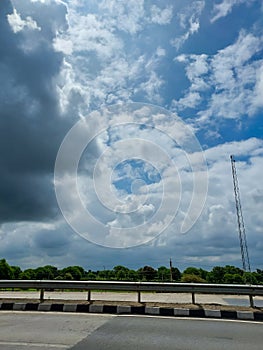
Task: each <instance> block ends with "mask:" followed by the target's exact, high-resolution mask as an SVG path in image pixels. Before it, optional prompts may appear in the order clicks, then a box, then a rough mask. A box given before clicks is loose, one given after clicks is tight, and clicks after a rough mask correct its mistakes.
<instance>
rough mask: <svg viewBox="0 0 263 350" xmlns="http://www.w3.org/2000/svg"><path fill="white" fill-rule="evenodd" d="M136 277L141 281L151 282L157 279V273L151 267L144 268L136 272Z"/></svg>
mask: <svg viewBox="0 0 263 350" xmlns="http://www.w3.org/2000/svg"><path fill="white" fill-rule="evenodd" d="M138 275H139V278H140V279H141V280H146V281H153V280H155V279H156V277H157V271H156V270H155V269H154V268H153V267H151V266H144V267H142V268H140V269H139V270H138Z"/></svg>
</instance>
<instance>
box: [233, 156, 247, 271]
mask: <svg viewBox="0 0 263 350" xmlns="http://www.w3.org/2000/svg"><path fill="white" fill-rule="evenodd" d="M230 160H231V167H232V175H233V184H234V194H235V202H236V214H237V224H238V234H239V242H240V249H241V256H242V264H243V270H244V272H251V269H250V262H249V256H248V248H247V239H246V231H245V225H244V219H243V214H242V208H241V200H240V192H239V186H238V180H237V172H236V165H235V159H234V156H233V155H231V156H230Z"/></svg>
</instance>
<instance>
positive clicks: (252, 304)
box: [249, 294, 254, 307]
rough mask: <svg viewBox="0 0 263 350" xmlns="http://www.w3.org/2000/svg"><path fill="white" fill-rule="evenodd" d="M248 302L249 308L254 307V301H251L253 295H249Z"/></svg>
mask: <svg viewBox="0 0 263 350" xmlns="http://www.w3.org/2000/svg"><path fill="white" fill-rule="evenodd" d="M249 302H250V306H251V307H254V300H253V295H251V294H250V295H249Z"/></svg>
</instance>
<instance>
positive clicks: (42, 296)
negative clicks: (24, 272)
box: [40, 288, 45, 301]
mask: <svg viewBox="0 0 263 350" xmlns="http://www.w3.org/2000/svg"><path fill="white" fill-rule="evenodd" d="M44 292H45V290H44V288H41V289H40V301H44Z"/></svg>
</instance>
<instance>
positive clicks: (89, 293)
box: [88, 289, 91, 301]
mask: <svg viewBox="0 0 263 350" xmlns="http://www.w3.org/2000/svg"><path fill="white" fill-rule="evenodd" d="M88 301H91V291H90V289H89V290H88Z"/></svg>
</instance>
